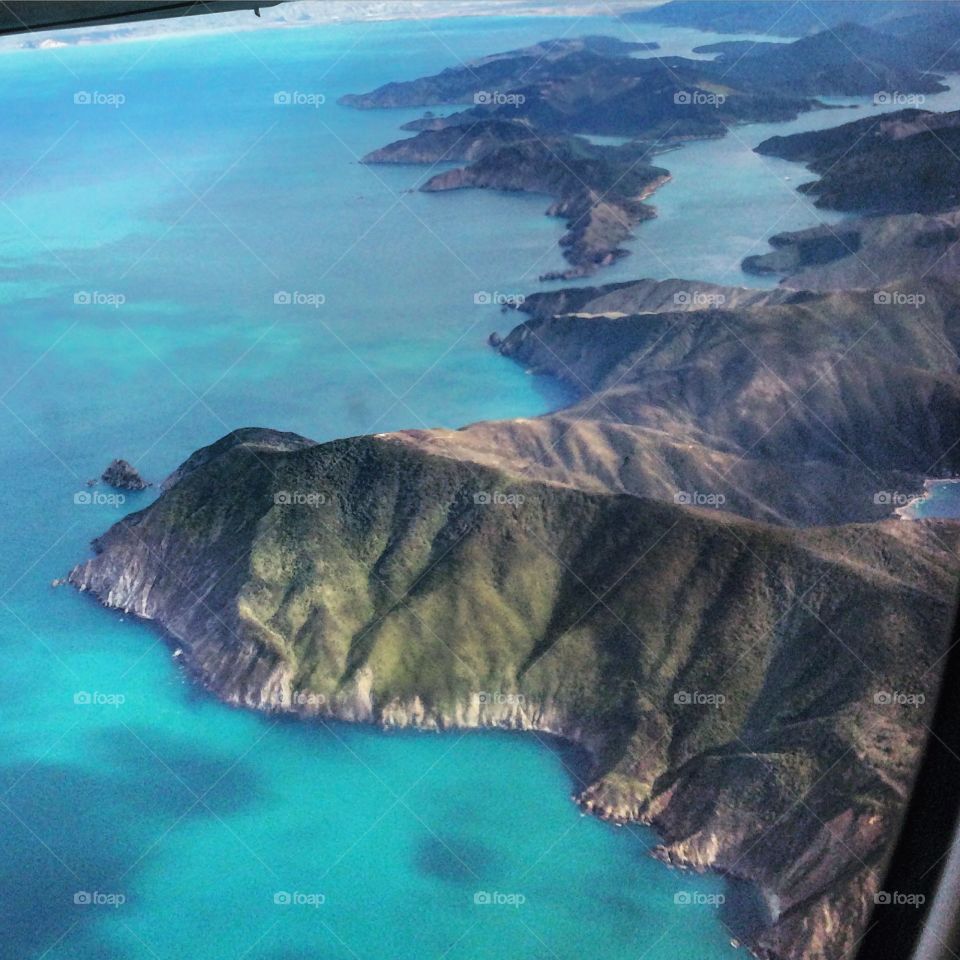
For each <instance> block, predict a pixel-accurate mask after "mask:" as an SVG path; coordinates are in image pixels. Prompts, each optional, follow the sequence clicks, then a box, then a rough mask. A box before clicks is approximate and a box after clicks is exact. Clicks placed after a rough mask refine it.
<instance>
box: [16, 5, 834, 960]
mask: <svg viewBox="0 0 960 960" xmlns="http://www.w3.org/2000/svg"><path fill="white" fill-rule="evenodd" d="M602 32H607V33H616V34H618V35H621V36H628V35H629V34H628V33H627V32H626V28H624V27H623V26H622V25H621V24H618V23H616V22H615V21H609V20H605V19H603V18H581V19H580V20H578V21H574V20H571V19H565V18H552V19H532V18H531V19H523V20H518V19H503V18H492V19H487V20H471V21H432V22H422V23H417V22H399V23H380V24H368V25H358V26H336V27H327V28H317V29H314V28H310V29H302V30H287V31H279V30H273V31H266V30H265V31H263V32H262V33H257V32H252V33H243V34H238V35H236V36H232V35H229V34H228V35H221V36H216V37H204V38H193V39H191V38H177V39H169V40H163V41H160V42H156V43H151V42H142V43H128V44H114V45H104V46H90V47H81V48H70V49H58V50H45V51H33V52H23V53H15V54H7V55H4V56H2V57H0V101H2V103H0V108H2V109H0V116H2V117H3V121H2V122H3V124H4V136H2V137H0V291H2V297H0V302H2V312H0V323H2V330H3V350H2V351H0V422H2V424H3V439H4V446H5V454H6V455H5V457H4V458H3V464H2V467H0V469H2V481H3V482H2V489H3V492H4V495H3V498H2V501H0V510H2V512H3V523H2V529H3V531H4V537H3V540H2V543H0V648H2V653H3V662H4V670H3V672H2V674H0V742H2V750H0V758H2V759H0V854H2V857H0V865H2V866H0V870H2V874H0V930H2V934H3V935H2V937H0V957H2V958H4V960H6V958H10V960H28V958H40V957H45V958H49V960H91V958H102V957H109V958H119V960H127V958H137V960H150V958H162V960H166V958H171V960H173V958H177V960H182V958H184V957H191V958H194V960H211V958H218V960H219V958H227V957H229V958H236V960H240V958H249V960H301V958H307V957H324V958H327V960H341V958H342V960H350V958H354V960H356V958H364V960H366V958H368V957H380V956H391V957H394V958H397V960H405V958H410V960H414V958H416V960H423V958H428V957H436V958H440V957H449V958H450V960H457V958H461V957H462V958H471V960H485V958H494V957H496V958H498V960H503V958H504V957H507V958H512V957H517V958H520V957H523V958H544V960H568V958H569V960H574V958H582V957H583V956H584V955H586V954H588V953H589V954H591V955H600V956H602V957H604V958H609V960H620V958H636V957H638V956H643V957H645V958H647V960H665V958H674V960H716V958H722V957H726V956H728V955H731V954H732V950H731V948H730V947H729V945H728V943H727V941H728V938H729V935H728V933H727V931H726V930H725V928H724V926H723V924H722V922H721V919H720V915H719V911H718V910H717V908H716V906H715V905H714V900H715V898H716V897H717V896H718V895H720V894H722V893H723V891H724V886H723V884H722V882H721V881H720V880H719V879H718V878H715V877H692V876H688V875H685V874H681V873H677V872H674V871H670V870H668V869H667V868H665V867H663V866H661V865H660V864H659V863H657V862H655V861H653V860H651V859H650V858H649V857H648V856H647V853H646V851H647V849H648V847H649V846H650V844H651V843H653V842H654V838H653V836H652V834H651V833H650V832H649V831H647V830H644V829H640V828H624V829H615V828H613V827H610V826H608V825H605V824H602V823H599V822H597V821H595V820H593V819H591V818H586V817H581V816H580V815H579V813H578V811H577V809H576V808H575V807H574V805H573V804H571V803H570V802H569V795H570V793H571V792H572V790H573V789H575V781H574V779H573V776H572V774H571V772H570V769H569V768H568V763H569V760H570V758H569V757H568V756H567V755H565V754H563V753H561V752H558V751H557V750H556V749H554V748H553V747H552V746H550V745H548V744H545V743H543V742H540V741H539V740H538V738H536V737H533V736H529V737H513V736H506V735H503V736H499V735H492V734H491V735H480V734H469V735H458V734H451V735H444V736H435V735H416V734H405V735H383V734H380V733H377V732H374V731H370V730H365V729H355V728H349V727H342V726H337V727H321V726H315V725H305V724H296V723H289V722H281V723H278V722H276V721H275V720H273V719H271V718H266V717H263V716H258V715H253V714H249V713H245V712H240V711H236V710H232V709H229V708H227V707H225V706H222V705H220V704H219V703H217V702H215V701H214V700H212V699H211V698H209V697H207V696H206V695H204V694H203V693H202V692H200V691H198V690H197V689H195V688H194V687H193V686H192V685H190V684H189V683H188V682H187V681H186V680H185V678H184V677H183V675H182V673H181V671H180V669H179V668H178V666H177V663H176V661H174V660H173V659H172V658H171V656H170V652H169V650H168V649H167V648H166V647H165V645H164V644H163V643H162V642H161V641H160V640H159V638H158V637H157V635H156V634H155V633H154V632H153V631H152V630H151V629H150V628H149V627H148V626H146V625H144V624H139V623H135V622H131V621H130V620H129V619H126V620H124V618H121V617H118V616H116V615H114V614H112V613H108V612H107V611H104V610H102V609H100V608H98V607H97V606H96V605H95V604H93V603H91V602H90V601H89V599H88V598H85V597H81V596H78V595H76V594H75V593H74V592H72V591H70V590H68V589H58V590H52V589H51V588H50V586H49V584H50V581H51V579H52V578H54V577H58V576H62V575H63V574H64V573H65V572H66V571H67V570H68V569H69V568H70V567H71V566H72V565H73V563H74V562H76V561H77V560H78V559H81V558H82V557H83V556H84V555H85V554H86V551H87V543H88V541H89V540H90V539H91V538H92V537H93V536H95V535H96V534H97V533H98V532H100V531H102V530H103V529H104V528H105V527H106V526H107V525H108V524H109V523H111V522H112V521H113V520H115V519H117V518H118V517H119V516H121V515H122V514H123V513H124V512H126V511H129V510H132V509H136V508H139V507H141V506H143V505H145V504H146V503H148V502H149V501H150V499H151V497H152V496H153V493H152V492H146V493H144V494H138V495H129V496H128V498H127V500H126V501H125V502H124V503H123V504H121V505H119V506H118V505H111V504H106V503H103V504H85V503H77V502H75V495H76V494H77V493H81V492H84V491H85V490H86V487H85V481H86V479H87V478H89V477H92V476H95V475H96V474H98V473H99V472H100V471H101V470H102V469H103V467H104V466H105V465H106V463H107V462H108V461H109V460H110V459H111V458H113V457H115V456H124V457H126V458H128V459H130V460H132V461H134V462H135V463H137V464H138V465H139V466H140V467H141V468H142V470H143V472H144V473H145V475H146V476H147V477H148V478H150V479H153V480H160V479H162V477H163V476H164V475H165V474H166V473H167V472H169V471H170V470H171V469H172V468H173V467H174V466H176V464H177V463H178V462H180V461H181V460H182V459H183V458H184V457H185V456H186V455H187V454H188V453H189V452H190V451H192V450H193V449H195V448H196V447H198V446H200V445H202V444H205V443H209V442H211V441H213V440H214V439H216V438H217V437H219V436H221V435H222V434H224V433H225V432H227V431H228V430H230V429H233V428H235V427H239V426H244V425H270V426H274V427H278V428H283V429H288V430H295V431H298V432H301V433H304V434H306V435H309V436H312V437H314V438H317V439H327V438H332V437H336V436H343V435H349V434H356V433H366V432H371V431H384V430H388V429H395V428H399V427H406V426H414V427H419V426H433V425H445V426H458V425H461V424H464V423H467V422H469V421H471V420H475V419H479V418H488V417H504V416H518V415H528V416H529V415H536V414H537V413H541V412H544V411H545V410H547V409H550V408H551V407H555V406H557V405H559V404H561V403H563V402H564V399H565V398H564V394H563V392H562V391H561V390H560V389H559V388H558V387H556V385H553V384H551V383H549V382H541V381H539V380H538V379H536V378H533V377H530V376H526V375H525V374H524V372H523V371H522V370H520V369H518V368H517V367H515V366H513V365H512V364H510V363H509V362H508V361H506V360H504V359H502V358H500V357H498V356H497V355H495V354H494V353H493V352H492V351H490V350H489V349H488V348H487V347H486V345H485V342H484V341H485V337H486V334H487V333H488V332H489V330H490V329H493V328H494V327H497V326H498V325H500V326H501V327H503V326H504V325H505V324H507V323H509V320H507V319H504V318H502V317H501V316H500V314H499V313H498V312H497V310H496V308H494V307H488V306H477V305H476V304H475V302H474V301H475V295H476V294H477V293H480V292H504V293H513V292H528V291H529V290H531V289H534V288H536V276H537V274H539V273H541V272H543V271H544V270H548V269H555V268H556V267H558V266H560V264H561V262H562V261H561V257H560V252H559V250H558V248H557V246H556V241H557V239H558V237H559V236H560V235H561V233H562V224H561V223H559V222H557V221H553V220H550V219H548V218H546V217H544V216H543V215H542V214H543V211H544V209H545V207H546V206H547V200H546V198H543V197H531V196H517V195H509V196H506V195H499V194H495V193H489V192H477V193H469V192H463V193H458V194H456V195H444V196H428V195H423V194H419V193H416V192H407V191H409V190H410V188H411V187H414V186H415V185H416V184H417V183H419V182H421V181H422V180H423V179H424V177H425V175H426V171H424V170H423V169H420V168H376V169H371V168H365V167H362V166H360V165H359V164H358V163H357V162H356V160H357V157H359V156H360V155H362V154H363V153H364V152H366V151H367V150H370V149H372V148H373V147H376V146H379V145H381V144H383V143H384V142H386V141H388V140H390V139H391V138H393V137H394V136H396V135H399V134H398V133H397V128H398V126H399V124H400V123H401V122H403V120H404V119H407V118H408V117H410V116H414V115H416V114H417V113H418V111H396V112H380V111H376V112H368V113H361V112H354V111H349V110H346V109H344V108H340V107H338V106H336V104H335V100H336V98H337V97H338V96H339V95H340V94H341V93H344V92H348V91H356V90H364V89H368V88H370V87H372V86H374V85H376V84H378V83H381V82H384V81H386V80H390V79H398V78H403V77H413V76H417V75H420V74H423V73H427V72H432V71H434V70H436V69H439V68H440V67H442V66H446V65H449V64H452V63H455V62H456V60H457V59H458V58H466V57H470V56H476V55H481V54H484V53H489V52H493V51H496V50H500V49H507V48H511V47H517V46H521V45H523V44H525V43H530V42H534V41H537V40H541V39H544V38H546V37H549V36H559V35H564V34H568V35H574V34H576V33H602ZM643 38H652V39H657V38H659V39H662V40H663V42H664V45H665V49H670V50H671V51H673V50H675V51H676V52H682V51H684V50H686V49H688V48H689V47H690V46H691V45H692V44H695V43H699V42H702V41H703V39H704V38H703V37H702V36H700V35H698V34H696V33H695V32H692V31H653V30H646V31H645V34H644V37H643ZM709 39H710V40H715V39H717V38H716V36H714V35H710V36H709ZM280 91H287V92H296V93H302V94H306V95H308V96H314V95H316V94H322V95H323V96H324V98H325V103H324V104H322V105H321V106H318V107H310V106H282V105H275V103H274V96H275V94H276V93H278V92H280ZM77 94H88V95H89V97H87V99H90V100H93V101H95V102H92V103H75V97H76V95H77ZM117 95H120V96H122V97H123V102H122V104H120V105H118V106H111V105H109V103H110V102H116V101H117V100H118V96H117ZM80 99H81V100H83V99H84V97H82V96H81V97H80ZM838 119H841V118H840V117H837V116H836V115H831V116H827V115H825V114H818V115H816V116H811V117H807V118H803V119H802V120H801V121H800V122H799V123H798V124H795V125H792V126H790V127H784V126H780V127H778V128H777V130H778V131H779V132H783V130H784V129H788V128H789V129H796V128H801V127H806V126H809V125H810V124H811V123H823V124H826V123H828V122H829V123H833V122H837V120H838ZM772 129H773V128H772V127H762V128H756V129H754V128H742V129H741V130H740V131H738V135H737V138H736V139H733V138H731V139H730V140H728V141H725V142H711V143H705V144H694V145H690V146H688V147H686V148H684V149H683V150H681V151H677V152H674V153H671V154H669V155H667V157H666V158H665V162H666V163H667V165H668V166H670V167H671V168H672V169H673V170H674V172H675V174H676V176H675V180H674V182H673V183H671V184H670V185H669V186H668V187H666V188H665V189H664V190H663V191H661V193H660V194H659V195H658V196H657V198H656V200H655V202H656V203H657V205H658V206H659V208H660V211H661V217H660V219H659V220H657V221H655V222H653V223H649V224H645V225H644V226H642V227H641V228H639V229H638V233H637V240H636V242H635V243H634V245H633V248H634V250H635V255H634V256H633V257H631V258H629V259H628V260H626V261H624V262H623V263H621V264H618V265H617V266H616V268H615V269H613V270H610V271H608V272H607V273H606V274H605V275H601V276H600V277H599V278H598V279H599V280H607V279H608V280H614V279H621V278H625V277H633V276H641V275H653V276H667V275H670V273H671V272H674V273H679V274H681V275H682V274H684V273H686V274H688V275H691V274H692V275H696V276H700V277H704V278H706V279H714V280H729V281H734V282H747V278H745V277H743V276H742V275H741V274H740V272H739V268H738V266H737V263H738V261H739V257H740V256H742V255H744V252H751V250H752V246H751V245H756V244H759V245H761V246H762V244H763V240H764V238H765V237H766V235H767V234H768V233H772V232H774V231H775V230H783V229H789V228H795V227H802V226H807V225H810V224H812V223H813V222H815V221H816V219H817V215H816V213H815V212H814V210H813V209H812V207H810V205H809V204H808V203H807V201H806V200H804V199H803V198H801V197H799V196H798V195H796V194H795V193H794V192H793V190H792V186H791V185H789V184H788V185H787V186H786V187H785V186H784V184H785V181H784V180H783V177H784V176H786V175H787V173H786V172H785V171H787V170H790V171H791V172H792V175H793V178H794V180H796V179H798V178H801V179H802V176H803V175H802V171H800V170H799V168H797V167H796V166H795V165H781V162H780V161H769V160H763V159H760V158H755V155H753V154H752V153H750V151H749V147H750V146H751V145H752V144H755V143H756V142H758V141H759V140H760V139H762V137H763V136H766V135H768V134H769V132H770V131H771V130H772ZM702 169H709V170H710V171H711V174H712V175H711V176H710V177H704V176H702V175H698V174H697V171H702ZM747 197H749V198H750V201H751V202H750V204H745V203H744V199H745V198H747ZM748 248H749V249H748ZM283 294H289V295H290V297H289V299H291V300H293V301H299V302H293V303H282V302H281V303H275V300H276V299H279V300H281V301H282V300H284V299H286V298H285V297H284V296H282V295H283ZM278 295H279V296H278ZM321 299H322V301H323V302H322V303H321V302H320V300H321ZM101 489H102V488H101ZM81 499H82V498H81ZM78 694H80V695H81V696H80V697H79V699H80V700H83V699H85V697H84V696H83V695H89V699H91V700H92V701H94V702H91V703H76V702H75V700H76V699H77V698H78V697H77V695H78ZM121 701H122V702H121ZM477 893H490V894H492V893H497V894H501V895H504V896H506V897H508V898H512V901H511V903H509V904H507V903H504V904H499V905H498V904H490V905H483V904H475V902H474V897H475V895H476V894H477ZM278 894H290V899H292V900H294V901H303V902H293V903H290V904H286V905H285V904H282V903H280V904H277V903H275V898H277V896H278ZM320 895H322V897H323V898H324V902H323V903H322V905H321V904H319V898H320ZM517 895H521V896H522V897H523V898H524V901H523V902H522V903H520V904H518V903H517V901H518V899H519V897H518V896H517ZM77 899H79V900H80V901H83V900H85V899H89V900H92V901H94V902H90V903H84V902H79V903H78V902H75V900H77ZM121 899H122V900H123V902H122V903H121V902H119V901H120V900H121ZM280 899H281V900H282V899H283V897H282V896H281V897H280ZM494 899H496V898H494ZM684 901H693V902H692V903H691V902H684Z"/></svg>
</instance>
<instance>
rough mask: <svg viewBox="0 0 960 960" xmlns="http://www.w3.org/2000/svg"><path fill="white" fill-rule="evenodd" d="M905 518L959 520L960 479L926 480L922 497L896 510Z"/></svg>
mask: <svg viewBox="0 0 960 960" xmlns="http://www.w3.org/2000/svg"><path fill="white" fill-rule="evenodd" d="M897 512H898V513H899V514H900V515H901V516H903V517H906V518H907V519H910V520H914V519H925V518H926V519H930V518H934V517H936V518H938V519H945V520H960V480H928V481H927V484H926V489H925V490H924V492H923V496H922V497H918V498H916V499H913V500H911V501H910V502H909V503H907V504H906V505H904V506H903V507H901V508H900V509H899V510H898V511H897Z"/></svg>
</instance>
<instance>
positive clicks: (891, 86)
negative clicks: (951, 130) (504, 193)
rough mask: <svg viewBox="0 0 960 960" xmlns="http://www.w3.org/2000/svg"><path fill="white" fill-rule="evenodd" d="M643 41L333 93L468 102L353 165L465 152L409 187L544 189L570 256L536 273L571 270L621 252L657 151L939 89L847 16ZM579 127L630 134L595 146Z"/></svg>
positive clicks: (540, 48)
mask: <svg viewBox="0 0 960 960" xmlns="http://www.w3.org/2000/svg"><path fill="white" fill-rule="evenodd" d="M651 46H655V44H654V45H651V44H650V43H649V42H644V41H643V40H642V39H640V38H638V39H637V40H636V41H634V42H624V41H620V40H615V39H613V38H609V37H607V38H604V37H582V38H576V39H570V38H563V39H557V40H549V41H543V42H542V43H540V44H537V45H535V46H532V47H526V48H523V49H519V50H510V51H506V52H503V53H497V54H493V55H490V56H487V57H483V58H480V59H478V60H475V61H473V62H471V63H468V64H464V65H462V66H456V67H448V68H447V69H445V70H443V71H441V72H440V73H438V74H435V75H433V76H427V77H420V78H418V79H415V80H408V81H400V82H392V83H387V84H384V85H383V86H381V87H378V88H377V89H375V90H371V91H368V92H366V93H357V94H347V95H346V96H343V97H341V99H340V103H341V104H343V105H345V106H349V107H354V108H357V109H361V110H367V109H382V108H397V107H429V108H439V107H444V106H446V107H466V109H459V110H455V111H454V112H452V113H446V114H443V115H440V116H438V115H436V113H435V112H434V110H433V109H431V110H430V111H428V112H427V113H425V114H424V116H423V117H422V118H420V119H418V120H414V121H411V122H408V123H406V124H405V125H404V126H405V129H407V130H411V131H413V132H414V134H415V135H414V136H412V137H407V138H405V139H402V140H397V141H395V142H393V143H390V144H387V145H386V146H384V147H381V148H380V149H378V150H374V151H372V152H370V153H368V154H367V155H366V156H365V157H364V158H363V160H364V162H365V163H372V164H384V163H412V164H425V165H426V164H429V165H431V166H432V165H435V164H437V163H440V162H448V161H457V162H461V161H467V164H468V165H467V166H465V167H462V168H460V169H456V170H447V171H444V172H442V173H438V174H435V175H434V176H432V177H430V178H429V179H428V180H427V181H426V182H425V183H424V184H422V185H421V188H420V189H422V190H424V191H427V192H438V191H449V190H457V189H464V188H473V189H477V188H480V189H497V190H515V191H525V192H531V193H540V194H547V195H549V196H551V197H553V199H554V202H553V203H552V204H551V206H550V207H549V208H548V210H547V214H548V215H550V216H557V217H562V218H563V219H564V220H565V221H566V223H567V233H566V234H565V235H564V236H563V238H562V239H561V241H560V245H561V248H562V249H563V256H564V258H565V259H566V261H567V262H568V264H569V266H568V267H567V268H566V269H563V270H559V271H551V272H549V273H546V274H544V276H543V277H542V278H541V279H545V280H552V279H558V278H559V279H567V280H569V279H575V278H577V277H582V276H587V275H589V274H591V273H594V272H595V271H596V270H598V269H599V268H601V267H604V266H608V265H609V264H611V263H614V262H615V261H617V260H619V259H621V258H622V257H624V256H627V253H628V251H627V249H626V248H625V247H624V245H623V244H624V242H625V241H627V240H628V239H629V238H630V236H631V231H632V230H633V228H634V227H635V226H636V225H637V224H640V223H642V222H643V221H644V220H647V219H649V218H651V217H653V216H655V208H654V207H653V206H651V205H650V204H649V203H647V202H646V201H647V200H648V199H649V198H650V197H651V196H652V195H653V194H654V192H655V190H656V189H657V188H658V187H659V186H661V185H662V184H663V183H665V182H666V181H667V179H668V177H669V170H668V169H666V168H664V167H663V166H661V165H660V164H659V163H657V164H654V162H653V161H654V159H655V157H656V154H657V153H660V152H662V151H663V150H664V149H666V148H668V147H670V146H672V145H675V144H677V143H681V142H683V141H685V140H691V139H699V138H705V137H722V136H725V135H726V133H727V130H728V129H729V127H730V126H732V125H735V124H739V123H747V122H756V121H775V120H786V119H792V118H794V117H796V116H797V115H798V114H800V113H802V112H804V111H808V110H813V109H819V108H822V107H823V104H822V103H820V101H819V100H818V99H817V97H820V96H839V95H848V96H854V95H864V94H876V93H877V91H878V90H893V91H902V93H900V94H899V95H902V96H909V95H913V96H922V95H923V94H924V93H931V92H936V91H940V90H944V89H946V88H945V87H944V85H943V84H942V82H941V79H942V78H941V77H940V76H939V75H937V74H936V73H932V72H927V71H923V70H918V69H917V68H916V67H915V66H914V60H913V57H912V55H911V53H910V50H909V49H905V45H904V44H903V43H902V42H901V41H900V40H898V39H895V38H892V37H888V36H885V35H881V34H879V33H876V32H874V31H873V30H871V29H869V28H868V27H864V26H858V25H856V24H846V25H844V26H842V27H839V28H837V29H836V30H832V29H831V30H824V31H821V32H819V33H816V34H813V35H812V36H809V37H804V38H803V39H800V40H797V41H795V42H793V43H771V44H763V43H760V44H752V45H750V46H749V48H748V50H746V51H740V49H739V46H738V45H737V44H734V45H733V47H734V49H732V50H731V49H730V45H729V44H721V45H720V48H719V49H717V50H714V51H713V52H714V53H716V54H717V58H716V59H715V60H695V59H692V58H684V57H673V56H671V57H661V56H657V55H656V54H655V52H653V55H651V56H640V57H638V56H635V54H636V53H637V52H638V51H643V50H645V49H646V50H648V51H649V48H650V47H651ZM708 49H709V48H708ZM584 135H602V136H619V137H624V138H627V139H631V140H632V142H631V143H629V144H625V145H622V146H618V147H614V146H597V145H596V144H593V143H590V142H588V141H587V140H586V139H584Z"/></svg>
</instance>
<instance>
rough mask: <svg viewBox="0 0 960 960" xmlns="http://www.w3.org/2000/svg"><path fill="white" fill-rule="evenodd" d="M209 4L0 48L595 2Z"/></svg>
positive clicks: (575, 12)
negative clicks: (205, 11)
mask: <svg viewBox="0 0 960 960" xmlns="http://www.w3.org/2000/svg"><path fill="white" fill-rule="evenodd" d="M641 6H643V0H639V2H637V0H633V2H628V0H605V2H604V5H603V12H606V13H610V14H617V13H620V12H624V13H626V12H627V11H632V10H636V8H637V7H641ZM210 7H211V9H210V13H211V14H212V15H211V16H193V17H182V18H179V19H168V20H157V21H142V22H139V23H130V24H124V25H115V26H111V25H106V26H98V27H81V28H77V29H72V30H56V31H49V32H44V33H39V34H36V35H22V36H12V37H0V52H2V51H4V50H20V49H54V48H56V47H60V46H72V45H76V44H91V43H118V42H122V41H135V40H157V39H160V38H162V37H165V36H187V35H191V34H204V33H223V32H226V33H237V32H240V31H245V30H262V29H264V28H275V29H285V28H295V27H308V26H313V25H317V24H324V23H353V22H363V21H374V20H435V19H442V18H444V17H488V16H537V17H545V16H584V15H588V14H591V13H593V14H595V13H596V12H597V4H596V3H595V2H593V3H591V2H589V0H560V2H557V3H552V2H550V0H541V2H537V0H322V2H321V0H285V2H283V3H281V4H279V5H278V6H275V7H264V8H263V9H262V10H261V11H260V17H259V18H258V17H256V16H255V15H254V14H253V12H252V11H240V12H235V11H229V12H220V11H218V10H216V4H215V3H213V4H211V5H210Z"/></svg>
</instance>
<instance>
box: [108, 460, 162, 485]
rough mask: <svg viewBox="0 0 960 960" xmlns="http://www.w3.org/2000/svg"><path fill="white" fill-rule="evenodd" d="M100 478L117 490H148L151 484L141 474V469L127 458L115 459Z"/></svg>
mask: <svg viewBox="0 0 960 960" xmlns="http://www.w3.org/2000/svg"><path fill="white" fill-rule="evenodd" d="M100 479H101V480H102V481H103V482H104V483H106V484H109V485H110V486H111V487H116V489H117V490H146V488H147V487H149V486H150V484H149V483H147V481H146V480H144V479H143V477H141V476H140V471H139V470H137V468H136V467H135V466H134V465H133V464H132V463H129V462H128V461H126V460H114V461H113V462H112V463H111V464H110V466H109V467H107V469H106V470H104V471H103V473H102V474H101V475H100Z"/></svg>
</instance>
